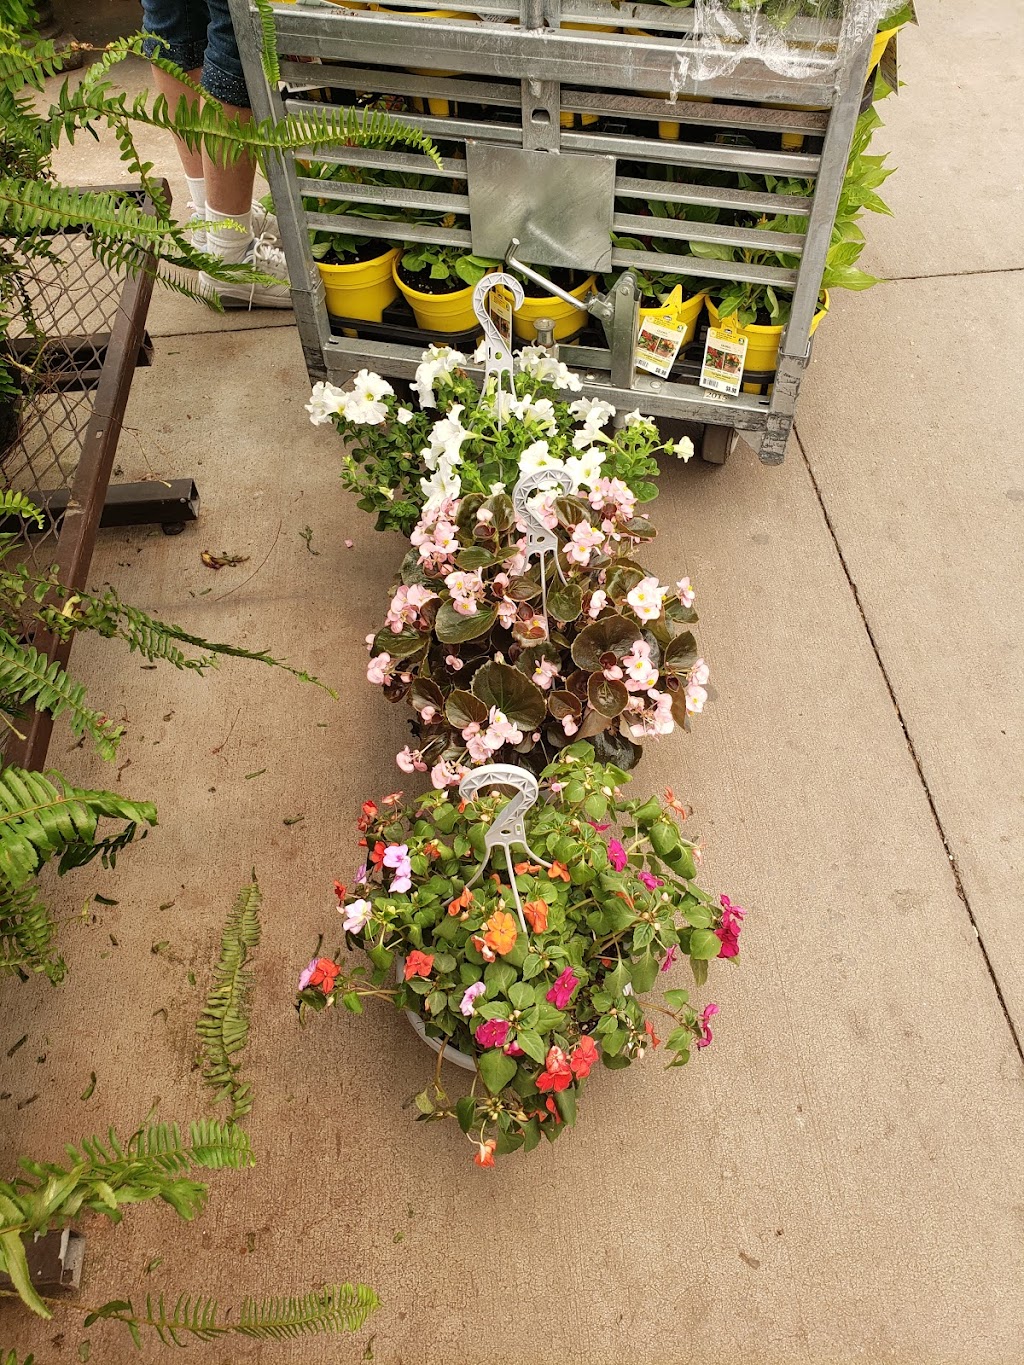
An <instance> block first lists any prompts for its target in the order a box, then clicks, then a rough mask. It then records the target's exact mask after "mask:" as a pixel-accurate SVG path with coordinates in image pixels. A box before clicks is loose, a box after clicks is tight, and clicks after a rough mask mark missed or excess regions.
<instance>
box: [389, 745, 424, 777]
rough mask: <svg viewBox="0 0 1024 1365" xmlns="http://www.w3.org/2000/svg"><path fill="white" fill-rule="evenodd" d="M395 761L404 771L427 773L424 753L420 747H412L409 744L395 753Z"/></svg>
mask: <svg viewBox="0 0 1024 1365" xmlns="http://www.w3.org/2000/svg"><path fill="white" fill-rule="evenodd" d="M395 762H396V763H397V764H398V766H399V767H400V768H401V770H402V772H403V773H425V772H426V771H427V765H426V764H425V763H424V762H423V755H422V754H421V753H420V751H419V749H410V748H409V746H408V744H407V745H406V746H405V748H404V749H403V750H402V751H401V753H397V754H395Z"/></svg>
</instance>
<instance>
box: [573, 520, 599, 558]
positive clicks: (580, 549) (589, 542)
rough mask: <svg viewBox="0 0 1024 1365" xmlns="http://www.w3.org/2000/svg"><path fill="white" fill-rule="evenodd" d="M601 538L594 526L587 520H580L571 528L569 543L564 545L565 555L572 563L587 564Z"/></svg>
mask: <svg viewBox="0 0 1024 1365" xmlns="http://www.w3.org/2000/svg"><path fill="white" fill-rule="evenodd" d="M603 540H604V536H603V535H602V534H601V532H600V531H598V530H597V528H596V527H594V526H591V525H590V523H589V522H587V521H581V522H579V523H578V524H577V525H576V526H574V527H573V528H572V534H571V535H570V537H569V543H568V545H567V546H566V547H565V557H566V559H568V560H570V561H571V562H572V563H573V564H583V565H586V564H589V563H590V555H591V552H592V551H593V550H596V549H597V547H598V546H599V545H600V544H601V543H602V541H603Z"/></svg>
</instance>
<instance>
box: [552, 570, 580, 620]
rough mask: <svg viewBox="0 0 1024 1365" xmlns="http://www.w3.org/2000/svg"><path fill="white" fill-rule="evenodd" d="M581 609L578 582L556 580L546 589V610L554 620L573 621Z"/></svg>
mask: <svg viewBox="0 0 1024 1365" xmlns="http://www.w3.org/2000/svg"><path fill="white" fill-rule="evenodd" d="M582 610H583V593H582V591H581V590H580V586H579V584H578V583H573V582H571V581H570V582H568V583H560V582H558V580H557V579H556V581H555V582H554V583H553V584H552V586H551V587H550V589H549V590H548V612H549V613H550V614H551V615H552V616H553V617H554V618H555V620H556V621H575V620H576V619H577V618H578V617H579V614H580V612H581V611H582Z"/></svg>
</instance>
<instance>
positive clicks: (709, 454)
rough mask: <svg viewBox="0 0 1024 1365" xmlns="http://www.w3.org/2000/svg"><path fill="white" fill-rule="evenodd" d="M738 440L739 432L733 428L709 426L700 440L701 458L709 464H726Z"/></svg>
mask: <svg viewBox="0 0 1024 1365" xmlns="http://www.w3.org/2000/svg"><path fill="white" fill-rule="evenodd" d="M738 440H739V432H738V431H736V430H734V428H733V427H716V426H707V427H705V428H704V431H703V433H702V435H701V439H700V458H701V459H702V460H704V461H706V463H707V464H725V462H726V460H727V459H728V458H729V456H730V455H731V454H732V452H733V451H734V450H735V448H736V442H737V441H738Z"/></svg>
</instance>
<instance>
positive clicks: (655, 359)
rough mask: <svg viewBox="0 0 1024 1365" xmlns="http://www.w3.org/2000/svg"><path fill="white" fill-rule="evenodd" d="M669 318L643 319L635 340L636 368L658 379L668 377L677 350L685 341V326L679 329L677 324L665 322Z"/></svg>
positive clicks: (668, 315) (662, 316) (669, 316)
mask: <svg viewBox="0 0 1024 1365" xmlns="http://www.w3.org/2000/svg"><path fill="white" fill-rule="evenodd" d="M671 316H672V315H671V314H670V313H669V314H662V315H661V317H660V318H658V319H657V320H655V319H654V318H644V320H643V322H642V323H641V324H640V331H639V333H638V335H637V339H636V360H635V364H636V368H637V369H638V370H647V371H648V373H650V374H656V375H657V376H658V377H659V378H660V379H667V378H668V377H669V375H670V374H671V372H672V366H673V365H674V364H675V363H676V356H677V355H678V354H679V348H680V346H682V344H683V342H684V341H685V340H686V326H685V324H684V325H683V326H681V327H680V326H679V325H678V324H675V325H671V324H670V322H667V321H666V320H665V319H666V318H668V319H671Z"/></svg>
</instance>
